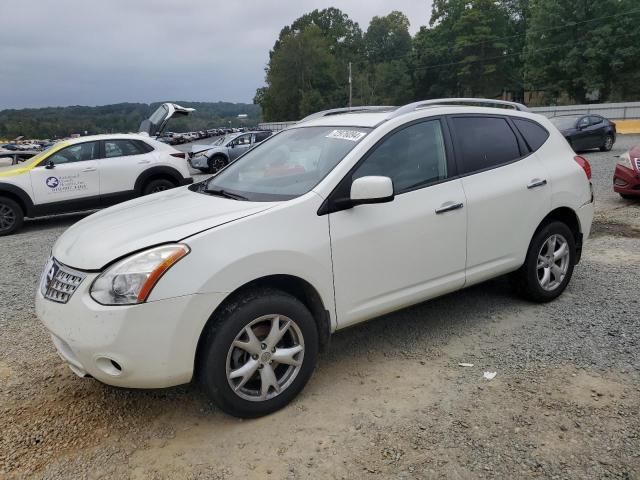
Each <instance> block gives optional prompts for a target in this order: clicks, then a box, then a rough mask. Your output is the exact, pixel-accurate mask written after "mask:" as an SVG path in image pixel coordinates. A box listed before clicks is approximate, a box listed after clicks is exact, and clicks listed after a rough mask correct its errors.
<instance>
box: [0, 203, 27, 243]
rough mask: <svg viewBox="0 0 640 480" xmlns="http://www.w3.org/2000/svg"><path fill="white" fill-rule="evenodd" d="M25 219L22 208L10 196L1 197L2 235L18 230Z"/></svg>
mask: <svg viewBox="0 0 640 480" xmlns="http://www.w3.org/2000/svg"><path fill="white" fill-rule="evenodd" d="M23 221H24V213H23V212H22V208H20V205H18V204H17V203H16V202H14V201H13V200H11V199H10V198H6V197H0V237H1V236H3V235H10V234H12V233H13V232H15V231H16V230H18V229H19V228H20V227H21V226H22V223H23Z"/></svg>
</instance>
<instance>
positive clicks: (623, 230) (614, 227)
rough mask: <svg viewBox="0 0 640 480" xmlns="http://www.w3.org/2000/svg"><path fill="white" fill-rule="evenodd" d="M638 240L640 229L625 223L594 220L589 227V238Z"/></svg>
mask: <svg viewBox="0 0 640 480" xmlns="http://www.w3.org/2000/svg"><path fill="white" fill-rule="evenodd" d="M607 235H608V236H613V237H625V238H640V229H639V228H637V227H633V226H631V225H627V224H625V223H618V222H611V221H606V220H605V221H601V220H596V221H594V222H593V225H592V226H591V233H590V235H589V236H590V237H591V238H597V237H603V236H607Z"/></svg>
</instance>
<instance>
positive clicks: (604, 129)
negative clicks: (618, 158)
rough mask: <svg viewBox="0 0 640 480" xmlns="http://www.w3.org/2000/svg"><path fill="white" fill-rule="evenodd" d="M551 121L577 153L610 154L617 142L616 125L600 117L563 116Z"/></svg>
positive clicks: (591, 115) (590, 115)
mask: <svg viewBox="0 0 640 480" xmlns="http://www.w3.org/2000/svg"><path fill="white" fill-rule="evenodd" d="M550 120H551V123H553V124H554V125H555V126H556V127H557V128H558V130H560V132H561V133H562V135H564V138H566V139H567V141H568V142H569V145H571V147H572V148H573V149H574V150H575V151H580V150H589V149H591V148H599V149H600V150H601V151H603V152H608V151H609V150H611V148H613V144H614V143H615V141H616V124H615V123H613V122H612V121H611V120H607V119H606V118H604V117H601V116H600V115H593V114H589V115H561V116H558V117H553V118H551V119H550Z"/></svg>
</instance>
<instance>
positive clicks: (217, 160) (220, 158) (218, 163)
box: [207, 155, 229, 173]
mask: <svg viewBox="0 0 640 480" xmlns="http://www.w3.org/2000/svg"><path fill="white" fill-rule="evenodd" d="M227 163H229V160H227V158H226V157H225V156H224V155H214V156H213V157H211V158H210V159H209V160H208V162H207V165H208V166H209V173H216V172H217V171H219V170H222V169H223V168H224V167H226V166H227Z"/></svg>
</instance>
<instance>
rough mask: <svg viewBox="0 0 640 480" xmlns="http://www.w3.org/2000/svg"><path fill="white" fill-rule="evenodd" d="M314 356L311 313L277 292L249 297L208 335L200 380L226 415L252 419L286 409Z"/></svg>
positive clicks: (249, 294)
mask: <svg viewBox="0 0 640 480" xmlns="http://www.w3.org/2000/svg"><path fill="white" fill-rule="evenodd" d="M317 356H318V332H317V329H316V325H315V321H314V319H313V317H312V315H311V313H310V312H309V310H308V309H307V308H306V307H305V306H304V304H302V302H300V301H299V300H298V299H297V298H295V297H293V296H291V295H289V294H287V293H284V292H281V291H278V290H270V289H263V290H254V291H250V292H247V293H246V294H245V295H244V296H243V298H242V299H241V300H240V301H239V302H233V303H230V304H229V305H228V306H227V307H226V308H225V309H224V310H223V311H222V312H221V314H220V316H219V318H217V319H216V321H215V323H214V324H213V325H211V327H210V328H209V330H208V331H207V332H206V337H205V339H204V344H203V346H202V350H201V353H200V355H199V365H198V376H199V379H200V382H201V384H202V386H203V388H204V390H205V391H206V393H207V394H208V395H209V397H210V398H211V399H212V400H213V401H214V402H215V403H216V404H217V405H218V406H219V407H220V408H221V409H222V410H223V411H225V412H226V413H228V414H230V415H234V416H237V417H244V418H251V417H259V416H262V415H266V414H268V413H271V412H274V411H276V410H279V409H280V408H282V407H284V406H285V405H287V404H288V403H289V402H290V401H291V400H292V399H293V398H294V397H295V396H296V395H297V394H298V393H299V392H300V391H301V390H302V388H303V387H304V386H305V384H306V383H307V381H308V380H309V378H310V377H311V374H312V372H313V370H314V368H315V365H316V361H317Z"/></svg>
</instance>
